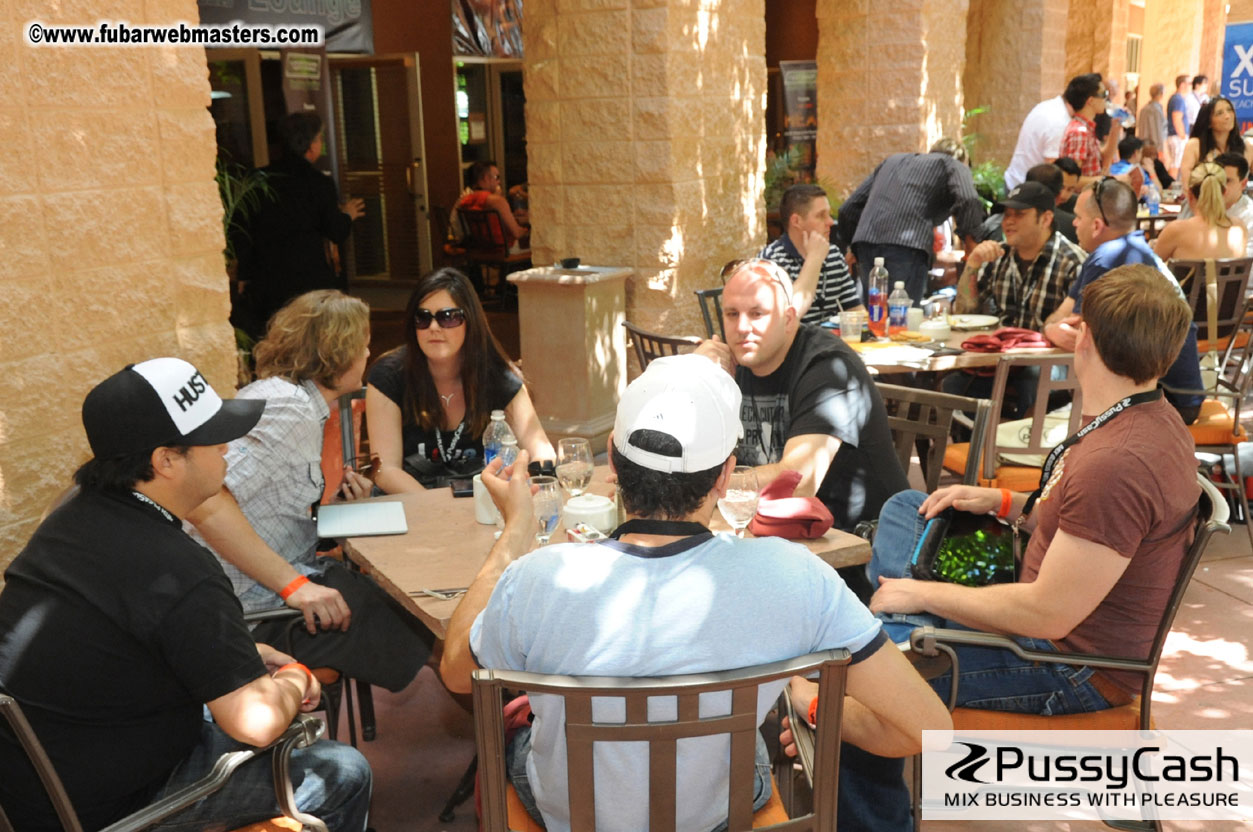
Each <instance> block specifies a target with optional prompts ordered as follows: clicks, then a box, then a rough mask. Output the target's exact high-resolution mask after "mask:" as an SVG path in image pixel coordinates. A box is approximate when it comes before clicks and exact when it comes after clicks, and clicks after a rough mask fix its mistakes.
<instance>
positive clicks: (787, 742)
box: [779, 676, 818, 757]
mask: <svg viewBox="0 0 1253 832" xmlns="http://www.w3.org/2000/svg"><path fill="white" fill-rule="evenodd" d="M817 697H818V683H817V682H811V681H810V680H809V679H806V678H804V677H803V676H793V677H792V679H791V682H790V683H789V685H788V699H790V700H791V701H792V710H793V711H795V712H796V713H797V714H800V715H801V718H802V719H808V717H809V704H810V703H811V702H813V701H814V699H816V698H817ZM779 745H781V746H783V753H784V754H787V755H788V756H789V757H795V756H796V738H795V736H793V734H792V725H791V723H790V722H789V721H788V718H787V717H784V718H783V731H782V732H780V733H779Z"/></svg>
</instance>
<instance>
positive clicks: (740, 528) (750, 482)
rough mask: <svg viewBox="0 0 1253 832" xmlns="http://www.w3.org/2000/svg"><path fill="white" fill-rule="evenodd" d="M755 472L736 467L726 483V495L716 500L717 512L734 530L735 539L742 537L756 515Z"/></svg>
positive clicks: (756, 491) (746, 466) (749, 468)
mask: <svg viewBox="0 0 1253 832" xmlns="http://www.w3.org/2000/svg"><path fill="white" fill-rule="evenodd" d="M758 490H759V489H758V487H757V472H756V471H754V470H753V469H752V468H751V467H750V466H748V465H737V466H735V469H734V470H733V471H732V472H731V479H730V481H729V482H728V483H727V493H726V495H725V496H723V497H720V498H719V499H718V511H720V512H722V519H723V520H726V521H727V525H728V526H730V527H731V528H732V529H734V530H735V536H736V537H743V536H744V529H746V528H747V527H748V524H749V521H751V520H752V519H753V515H754V514H756V513H757V493H758Z"/></svg>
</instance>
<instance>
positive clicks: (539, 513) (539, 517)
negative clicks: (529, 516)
mask: <svg viewBox="0 0 1253 832" xmlns="http://www.w3.org/2000/svg"><path fill="white" fill-rule="evenodd" d="M531 485H534V486H538V488H539V490H538V491H536V492H535V496H534V497H533V498H532V503H533V504H534V506H535V525H536V529H537V533H536V535H535V539H536V540H538V541H539V543H540V545H541V546H543V545H545V544H546V543H548V539H549V538H550V537H552V536H553V532H554V531H556V530H557V523H558V521H560V519H561V490H560V489H559V488H558V487H557V478H556V477H548V476H538V477H531Z"/></svg>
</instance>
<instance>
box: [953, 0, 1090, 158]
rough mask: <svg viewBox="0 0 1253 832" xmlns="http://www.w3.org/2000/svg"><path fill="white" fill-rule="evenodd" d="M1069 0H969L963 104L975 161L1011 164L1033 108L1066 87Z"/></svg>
mask: <svg viewBox="0 0 1253 832" xmlns="http://www.w3.org/2000/svg"><path fill="white" fill-rule="evenodd" d="M1069 7H1070V3H1069V2H1067V0H970V12H969V15H968V16H967V18H966V73H965V75H964V77H963V83H964V87H965V106H966V108H967V109H973V108H975V107H987V108H988V110H987V112H985V113H982V114H980V115H979V116H977V117H975V118H974V119H972V120H971V123H970V125H969V128H968V129H969V130H971V131H972V132H974V133H976V134H978V136H979V140H978V142H977V143H976V145H975V150H974V155H975V161H976V162H982V161H984V160H995V161H997V162H1000V163H1001V164H1002V165H1008V164H1009V160H1010V158H1011V157H1012V156H1013V155H1014V145H1015V144H1016V143H1017V141H1018V130H1019V128H1020V127H1021V126H1022V120H1023V119H1024V118H1025V117H1026V115H1027V113H1029V112H1030V111H1031V108H1032V107H1034V106H1035V105H1036V104H1038V103H1040V102H1041V101H1043V100H1045V99H1046V98H1052V97H1054V96H1056V95H1060V94H1061V92H1062V90H1064V89H1065V87H1066V80H1067V79H1066V75H1065V63H1066V13H1067V10H1068V9H1069Z"/></svg>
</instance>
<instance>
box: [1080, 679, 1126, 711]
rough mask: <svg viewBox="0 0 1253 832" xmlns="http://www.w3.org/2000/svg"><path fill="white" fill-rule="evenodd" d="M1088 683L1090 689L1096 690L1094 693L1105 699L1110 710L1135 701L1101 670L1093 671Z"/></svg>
mask: <svg viewBox="0 0 1253 832" xmlns="http://www.w3.org/2000/svg"><path fill="white" fill-rule="evenodd" d="M1088 681H1089V682H1091V683H1092V687H1094V688H1096V692H1097V693H1099V694H1100V695H1101V696H1103V697H1104V698H1105V701H1106V702H1108V703H1109V706H1110V707H1111V708H1120V707H1122V706H1123V705H1129V704H1131V703H1132V702H1134V701H1135V697H1134V696H1132V695H1131V694H1130V693H1127V691H1125V690H1123V689H1122V688H1121V687H1119V686H1118V685H1117V684H1116V683H1115V682H1114V681H1113V680H1112V679H1110V678H1109V676H1107V675H1105V672H1104V671H1102V670H1094V671H1093V672H1092V676H1091V677H1090V678H1089V679H1088Z"/></svg>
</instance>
